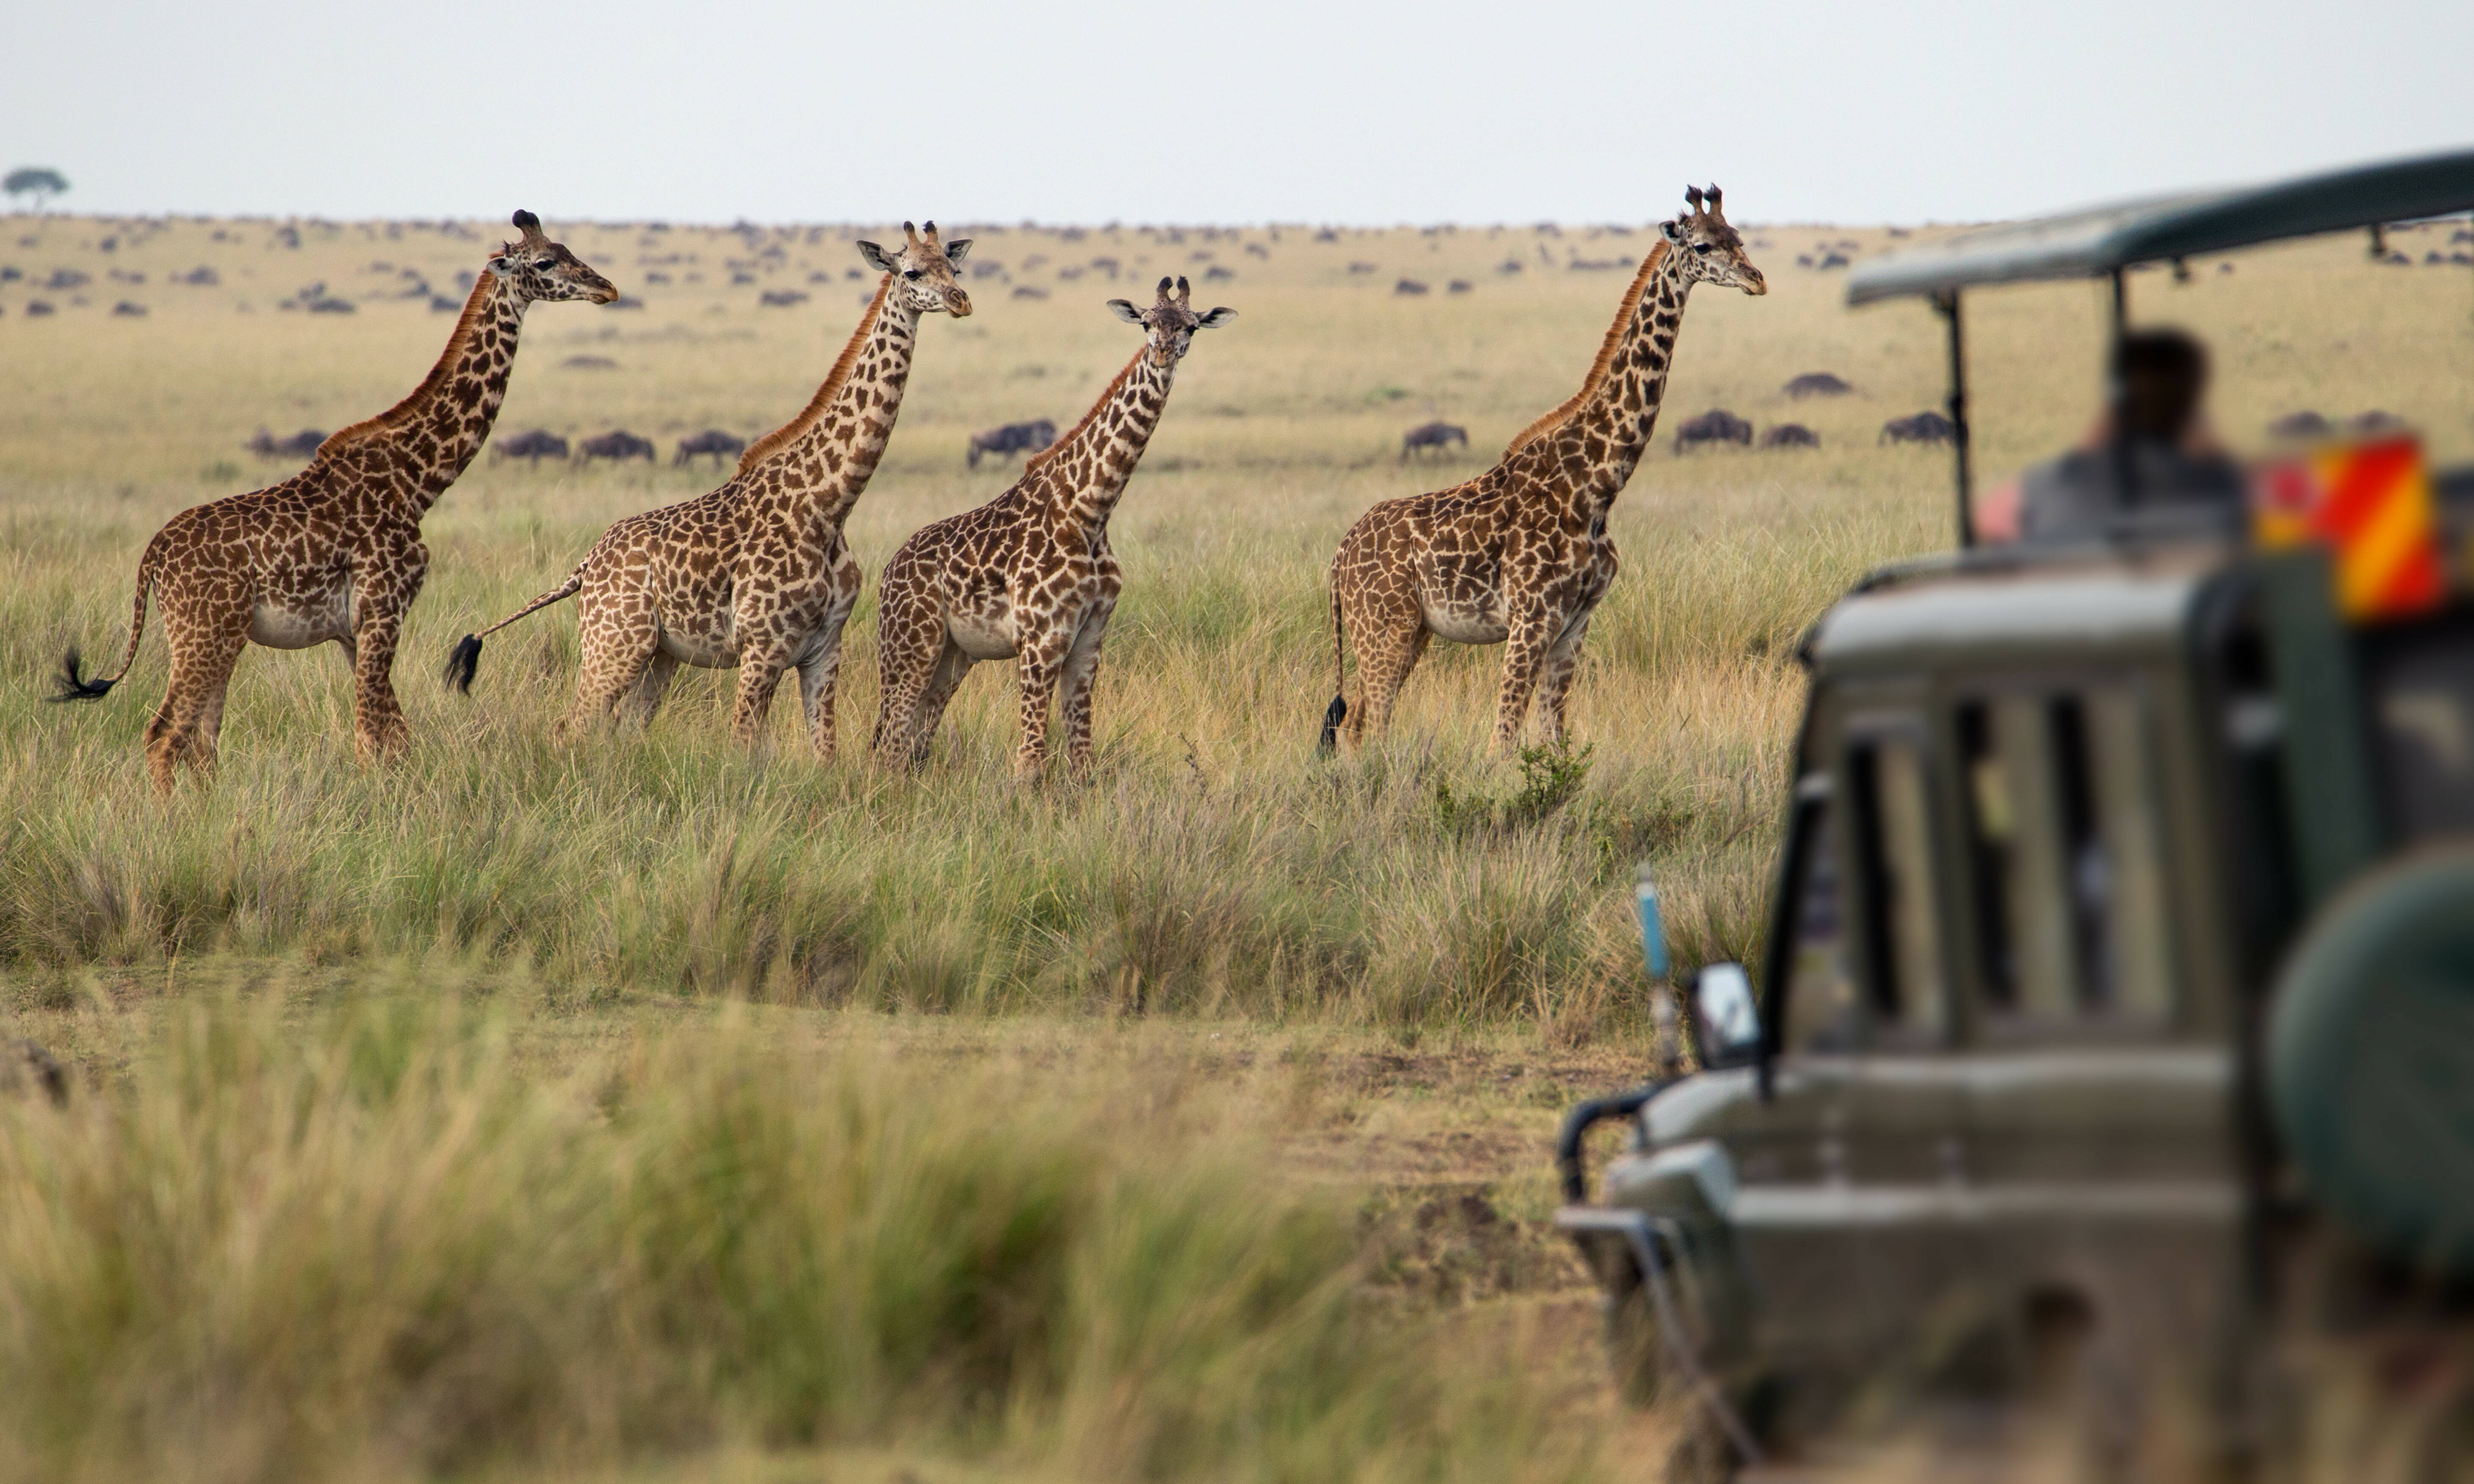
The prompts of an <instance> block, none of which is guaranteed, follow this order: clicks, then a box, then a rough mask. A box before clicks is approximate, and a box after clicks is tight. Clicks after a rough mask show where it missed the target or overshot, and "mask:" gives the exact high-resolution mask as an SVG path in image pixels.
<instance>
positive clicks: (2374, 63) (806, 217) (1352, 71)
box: [0, 0, 2474, 224]
mask: <svg viewBox="0 0 2474 1484" xmlns="http://www.w3.org/2000/svg"><path fill="white" fill-rule="evenodd" d="M7 29H8V32H9V47H8V51H9V60H8V68H7V82H6V84H0V156H5V157H0V170H6V169H8V168H11V167H12V166H14V165H19V164H43V165H52V166H55V167H57V168H59V169H60V170H61V172H63V173H64V174H65V175H67V176H68V178H69V180H71V182H72V184H73V186H74V189H73V190H72V191H71V193H70V194H69V195H68V196H67V197H66V198H64V199H63V200H62V201H61V208H62V209H67V210H82V211H147V212H153V211H179V212H202V213H218V214H220V213H274V214H295V213H297V214H303V215H325V216H334V217H355V216H411V215H422V216H439V215H449V214H452V215H459V216H468V217H497V216H502V215H504V214H505V213H506V212H507V211H509V210H510V209H512V208H513V207H514V206H516V205H520V204H521V205H524V206H528V207H531V208H532V209H534V210H537V211H539V212H541V213H543V214H544V215H546V216H549V217H552V218H562V217H563V218H570V219H573V218H579V217H598V218H605V219H609V218H665V219H669V220H674V221H708V222H728V221H732V220H734V219H737V218H740V217H746V218H750V219H753V220H758V221H768V222H782V221H803V222H815V221H884V220H890V219H898V218H902V217H918V218H927V217H940V218H943V219H945V220H947V221H967V220H993V221H1007V222H1009V221H1017V220H1021V219H1024V218H1032V219H1036V220H1039V221H1043V222H1084V223H1099V222H1104V221H1108V220H1111V219H1122V220H1124V221H1126V222H1128V223H1136V222H1146V221H1176V222H1188V223H1201V222H1224V223H1235V222H1259V221H1265V220H1278V221H1315V222H1337V223H1354V224H1392V223H1401V222H1408V223H1421V224H1422V223H1435V222H1444V221H1458V222H1492V221H1511V222H1524V221H1534V220H1538V219H1540V218H1555V219H1558V220H1562V221H1567V222H1571V221H1634V222H1637V221H1644V220H1648V219H1651V218H1653V217H1657V216H1661V215H1664V214H1667V213H1668V212H1669V211H1671V210H1672V209H1673V207H1674V206H1675V203H1676V198H1677V196H1678V193H1679V192H1680V190H1681V188H1682V186H1683V184H1684V183H1685V181H1686V180H1694V181H1702V180H1716V181H1718V182H1719V183H1720V184H1721V185H1723V186H1725V187H1726V189H1727V200H1728V206H1729V210H1730V214H1731V215H1733V216H1734V217H1736V218H1737V219H1739V220H1766V221H1784V220H1826V221H1844V222H1879V221H1910V222H1912V221H1923V220H1944V221H1948V220H1975V219H1984V218H1991V217H2001V216H2009V215H2018V214H2022V213H2029V212H2038V211H2043V210H2047V209H2051V208H2056V207H2060V206H2065V205H2072V204H2077V203H2084V202H2088V201H2095V200H2103V199H2107V198H2111V197H2117V196H2123V195H2132V194H2139V193H2144V192H2148V191H2156V190H2165V189H2171V188H2176V187H2180V186H2187V185H2199V184H2215V183H2226V182H2236V181H2242V180H2254V179H2261V178H2270V177H2275V176H2279V175H2285V174H2290V173H2293V172H2296V171H2300V170H2305V169H2309V168H2312V167H2315V166H2320V165H2330V164H2341V163H2347V162H2351V161H2355V160H2360V159H2368V158H2377V157H2382V156H2393V155H2399V154H2409V153H2419V152H2424V151H2428V150H2432V149H2437V148H2442V147H2447V146H2457V145H2463V144H2466V143H2468V142H2474V101H2469V98H2468V94H2467V87H2468V83H2467V73H2466V68H2467V66H2468V64H2469V62H2474V4H2469V3H2468V0H2354V3H2350V4H2346V5H2343V6H2338V5H2332V4H2326V3H2319V4H2307V3H2297V0H2202V3H2191V4H2177V3H2174V0H2089V3H2084V4H2078V5H2068V6H2063V5H2050V6H2027V5H2019V4H2015V3H2008V4H2005V3H2002V0H1908V3H1900V0H1889V3H1880V4H1846V3H1840V4H1810V3H1799V0H1695V3H1676V0H1630V3H1616V4H1598V3H1538V0H1485V3H1470V0H1433V3H1430V4H1428V5H1424V6H1420V7H1414V8H1413V7H1407V6H1398V5H1357V4H1350V3H1346V0H1314V3H1297V0H1249V3H1247V4H1244V5H1238V6H1226V7H1180V6H1175V5H1164V4H1145V5H1131V4H1124V3H1119V0H1091V3H1084V4H1079V5H1075V6H1073V7H1070V8H1064V7H1055V6H1048V5H1041V4H1037V3H1030V0H1014V3H996V4H990V3H983V0H876V3H872V4H867V5H864V6H861V5H850V4H840V3H834V0H713V3H699V4H695V5H672V6H656V5H650V4H643V3H639V0H609V3H605V4H600V5H592V6H585V5H575V4H561V3H533V0H413V3H405V4H375V3H371V0H261V3H250V4H238V5H213V4H200V3H198V0H19V3H18V4H17V5H14V6H12V7H11V18H10V21H9V24H8V28H7Z"/></svg>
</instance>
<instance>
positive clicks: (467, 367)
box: [52, 211, 618, 794]
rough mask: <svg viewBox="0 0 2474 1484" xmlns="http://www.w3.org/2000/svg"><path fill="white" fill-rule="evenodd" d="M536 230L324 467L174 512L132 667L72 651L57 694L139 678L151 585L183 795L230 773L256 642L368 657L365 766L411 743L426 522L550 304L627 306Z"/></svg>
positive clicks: (171, 768)
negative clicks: (406, 685)
mask: <svg viewBox="0 0 2474 1484" xmlns="http://www.w3.org/2000/svg"><path fill="white" fill-rule="evenodd" d="M515 225H516V227H517V228H518V229H519V230H520V232H521V237H520V238H519V239H518V240H517V241H514V242H510V243H506V244H504V245H503V246H501V247H500V248H499V249H498V251H496V252H494V253H492V254H491V255H490V258H489V261H488V263H487V265H486V266H487V270H488V271H487V272H485V273H483V274H482V275H480V277H479V279H478V280H477V281H476V282H474V283H473V294H472V297H471V298H470V299H467V300H465V303H464V313H463V314H462V315H461V316H460V317H459V318H458V319H457V320H456V322H455V330H454V333H452V334H450V335H449V336H448V338H447V349H446V352H445V353H444V354H442V355H441V356H439V358H438V364H437V365H435V366H433V367H432V368H430V371H429V374H428V376H427V377H426V378H424V380H423V381H422V383H421V385H420V386H419V387H418V388H416V389H415V390H414V391H413V394H412V395H410V396H407V397H405V398H404V399H403V400H402V401H400V402H398V403H397V404H396V405H395V406H393V407H392V408H389V409H388V410H387V411H385V412H382V413H380V414H378V415H377V416H376V417H375V418H372V419H369V420H368V421H366V422H358V423H354V424H353V425H352V426H351V427H348V428H346V429H344V430H343V431H342V432H340V433H337V434H335V435H334V436H333V437H331V438H329V439H327V441H326V442H324V443H320V444H319V445H318V451H317V453H316V454H315V455H314V456H313V457H312V458H311V460H310V462H309V467H307V468H304V469H303V470H302V471H301V472H300V473H298V474H295V475H294V476H292V477H291V478H290V479H287V480H284V481H283V482H282V483H280V484H278V485H271V486H269V487H267V488H266V489H264V490H258V491H252V492H250V493H248V494H235V495H229V496H226V497H225V498H223V499H220V500H213V501H210V502H208V503H206V504H205V505H195V506H191V507H190V508H189V509H187V510H184V511H182V512H181V514H179V515H175V516H173V517H172V518H171V519H170V520H168V521H166V522H164V525H163V529H162V530H160V531H158V532H157V533H156V534H155V539H153V540H151V541H149V542H147V543H146V553H145V555H144V556H143V557H141V558H140V559H139V560H138V563H137V599H136V604H135V608H134V610H133V615H132V616H131V618H130V621H129V647H128V649H127V651H126V652H125V653H123V654H122V656H121V658H120V668H119V669H118V670H116V671H114V672H113V673H112V674H110V675H109V676H104V677H99V678H97V679H94V680H86V679H83V678H81V676H80V675H79V669H78V653H77V651H76V650H74V649H72V650H70V651H69V652H68V655H67V657H66V658H64V659H63V660H62V661H61V689H60V692H59V693H58V694H57V695H55V696H54V697H53V698H52V699H53V700H55V701H94V700H99V699H101V698H102V697H103V696H104V695H105V694H106V693H107V692H109V690H110V689H111V688H112V687H113V686H114V685H117V684H119V683H120V682H122V681H123V680H125V679H127V678H128V675H129V670H130V666H131V665H133V663H135V662H136V658H137V641H138V639H139V638H140V637H141V636H142V635H143V634H144V632H145V627H146V600H147V595H148V593H149V592H152V593H153V594H154V595H155V597H156V598H157V600H158V603H159V605H160V607H161V609H162V610H163V636H164V639H165V640H166V641H167V643H168V644H169V645H170V648H171V651H172V679H171V684H170V686H169V688H168V689H166V690H165V692H164V694H163V704H162V706H159V707H158V708H157V710H156V712H155V718H154V720H152V721H150V722H148V723H147V724H146V765H147V768H148V771H149V772H150V773H152V775H153V776H154V779H155V786H156V787H157V788H158V789H159V790H161V791H162V792H164V793H167V794H168V793H170V792H171V791H172V785H173V781H174V777H175V771H176V769H177V768H178V766H179V765H180V764H182V763H183V762H185V763H187V764H189V765H190V766H191V767H192V768H194V769H195V770H197V771H198V772H199V773H200V774H201V775H202V776H204V775H210V774H211V773H212V772H213V770H214V766H215V760H216V751H215V747H216V741H217V737H218V735H219V733H220V732H221V731H222V730H223V715H224V694H225V691H226V689H227V687H229V686H230V682H231V673H232V666H233V665H234V664H236V663H237V662H238V661H239V659H240V655H241V651H242V650H243V649H244V648H246V647H247V646H248V645H249V644H251V643H253V642H255V643H258V644H263V645H265V646H267V647H268V648H270V649H307V648H309V647H310V646H311V645H315V644H325V643H334V644H338V645H341V646H342V647H343V651H344V655H345V658H347V659H348V660H349V661H350V662H351V664H352V682H353V693H352V741H353V746H354V750H355V752H356V753H357V754H358V755H359V756H360V758H361V759H362V760H363V761H365V762H369V761H382V760H385V759H389V758H393V757H395V756H397V755H398V754H400V753H401V752H402V750H403V748H404V746H405V744H406V742H407V741H409V739H410V730H409V729H408V728H407V727H406V726H405V724H404V719H403V709H402V707H401V706H399V705H398V704H397V702H396V696H395V687H394V685H393V683H392V682H391V681H390V674H391V672H392V670H393V668H394V665H395V649H396V643H397V640H398V638H399V637H400V633H401V629H402V625H403V616H404V612H405V610H408V609H410V608H411V606H412V600H413V599H414V598H415V597H417V596H419V595H420V592H421V585H422V581H423V579H424V577H425V576H426V575H427V574H428V571H429V551H428V548H427V547H425V546H424V545H423V544H422V541H421V520H422V517H423V516H424V515H426V514H428V511H429V508H430V507H431V506H432V505H434V504H436V503H437V501H438V497H439V496H440V495H442V494H444V493H445V492H446V491H447V488H448V487H449V485H452V484H453V483H455V480H456V477H457V476H458V475H460V474H462V473H463V472H464V469H465V467H466V466H468V465H470V464H471V463H472V462H473V455H475V454H477V453H478V452H480V450H481V444H482V443H483V442H484V441H485V440H487V439H488V438H489V436H490V424H491V422H492V420H493V419H496V418H497V415H498V404H499V402H500V401H501V400H502V399H503V398H504V397H505V396H506V393H507V375H508V372H509V371H510V370H511V369H512V368H513V367H514V364H515V357H516V335H517V332H518V331H519V330H521V329H522V327H523V321H524V310H525V308H526V306H528V305H530V304H531V303H533V302H534V301H535V300H537V299H552V300H557V299H590V300H592V301H593V302H594V303H596V304H606V303H609V302H611V301H612V300H614V299H618V289H617V288H615V287H613V286H612V285H611V282H610V280H609V279H607V278H604V277H603V276H601V275H599V274H597V273H594V271H593V270H592V269H591V268H588V267H586V266H585V265H584V263H583V262H582V261H581V260H579V259H578V258H577V257H576V256H575V254H574V253H572V252H570V251H568V250H567V249H566V248H565V247H564V246H562V245H561V244H559V243H555V242H552V241H550V240H549V238H548V237H547V236H546V235H544V234H543V232H542V226H541V219H540V218H539V217H536V216H534V215H533V214H532V213H531V212H529V211H519V212H517V213H516V215H515Z"/></svg>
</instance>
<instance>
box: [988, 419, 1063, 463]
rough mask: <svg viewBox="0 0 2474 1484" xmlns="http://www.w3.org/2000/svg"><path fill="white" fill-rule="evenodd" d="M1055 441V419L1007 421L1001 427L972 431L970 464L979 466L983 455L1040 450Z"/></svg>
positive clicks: (1008, 454)
mask: <svg viewBox="0 0 2474 1484" xmlns="http://www.w3.org/2000/svg"><path fill="white" fill-rule="evenodd" d="M1055 442H1056V423H1055V421H1054V420H1053V419H1047V418H1034V419H1031V421H1029V422H1008V423H1007V424H1006V425H1005V426H1003V427H1001V428H990V429H988V430H987V431H986V432H984V433H974V434H972V435H971V446H970V449H969V458H970V461H971V467H973V468H978V467H980V455H982V454H983V453H994V454H1003V455H1007V456H1008V457H1010V456H1011V455H1013V454H1017V453H1037V452H1038V451H1039V450H1041V449H1042V448H1045V447H1047V446H1048V445H1049V444H1051V443H1055Z"/></svg>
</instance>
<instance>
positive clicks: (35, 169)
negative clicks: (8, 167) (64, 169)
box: [0, 165, 69, 212]
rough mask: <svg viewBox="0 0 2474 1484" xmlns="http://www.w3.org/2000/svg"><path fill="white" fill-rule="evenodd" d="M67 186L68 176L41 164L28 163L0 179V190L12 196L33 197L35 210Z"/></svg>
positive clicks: (39, 209)
mask: <svg viewBox="0 0 2474 1484" xmlns="http://www.w3.org/2000/svg"><path fill="white" fill-rule="evenodd" d="M68 188H69V178H68V177H66V176H64V175H62V174H61V173H60V172H59V171H57V170H52V169H48V168H46V167H44V166H42V165H28V166H26V167H24V168H23V169H20V170H12V171H10V172H9V175H8V178H7V179H6V180H0V190H4V191H7V192H8V193H9V194H10V196H12V198H13V197H17V196H32V197H34V198H35V209H36V211H37V212H40V211H41V210H42V209H43V203H46V202H48V201H50V200H51V199H52V198H53V197H55V196H58V195H59V194H60V193H61V192H62V191H64V190H67V189H68Z"/></svg>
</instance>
